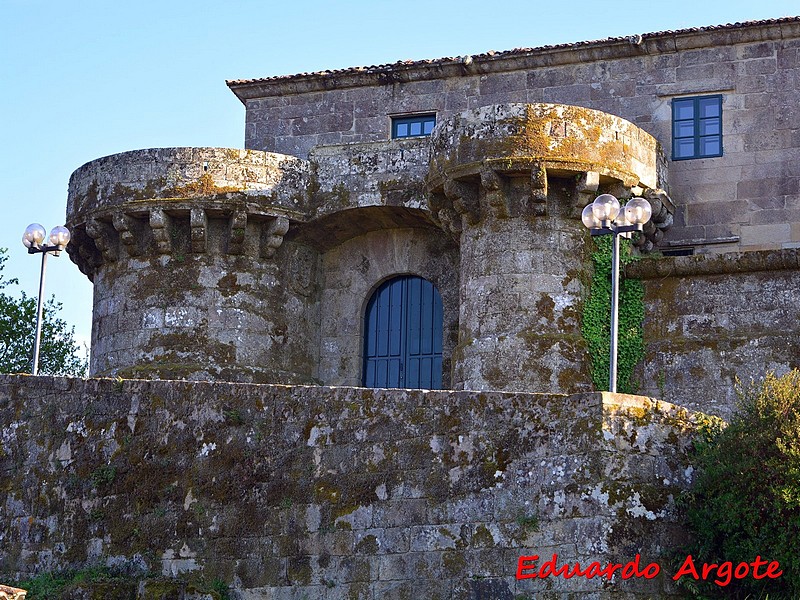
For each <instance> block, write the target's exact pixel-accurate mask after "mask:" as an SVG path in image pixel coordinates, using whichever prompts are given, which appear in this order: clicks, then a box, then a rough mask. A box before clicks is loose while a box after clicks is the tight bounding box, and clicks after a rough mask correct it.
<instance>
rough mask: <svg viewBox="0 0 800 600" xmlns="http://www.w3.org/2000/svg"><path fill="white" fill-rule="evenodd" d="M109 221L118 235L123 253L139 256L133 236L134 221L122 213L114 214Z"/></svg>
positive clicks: (134, 236) (137, 246) (134, 230)
mask: <svg viewBox="0 0 800 600" xmlns="http://www.w3.org/2000/svg"><path fill="white" fill-rule="evenodd" d="M111 220H112V222H113V223H114V229H116V230H117V233H119V239H120V241H121V242H122V246H123V247H124V248H125V251H126V252H127V253H128V256H139V254H141V251H140V250H139V244H138V242H137V240H136V235H135V232H136V224H135V219H134V218H133V217H131V216H130V215H126V214H125V213H123V212H115V213H114V214H113V215H112V217H111Z"/></svg>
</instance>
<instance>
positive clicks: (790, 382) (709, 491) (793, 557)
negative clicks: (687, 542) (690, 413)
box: [681, 370, 800, 600]
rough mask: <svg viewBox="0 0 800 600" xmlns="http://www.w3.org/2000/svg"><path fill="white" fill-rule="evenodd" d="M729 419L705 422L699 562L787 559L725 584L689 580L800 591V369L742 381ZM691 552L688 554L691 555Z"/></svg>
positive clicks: (733, 592)
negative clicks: (773, 574) (765, 572)
mask: <svg viewBox="0 0 800 600" xmlns="http://www.w3.org/2000/svg"><path fill="white" fill-rule="evenodd" d="M738 391H739V395H740V399H741V406H740V408H739V410H738V411H737V413H736V415H735V416H734V418H733V419H732V420H731V423H730V424H729V425H728V427H725V428H721V427H712V428H711V429H706V430H705V432H706V433H707V435H706V436H705V437H704V438H701V439H700V440H698V442H697V444H696V462H695V464H696V467H697V470H698V472H697V476H696V479H695V484H694V486H693V489H692V492H691V494H690V495H689V496H688V497H687V507H688V512H687V516H688V520H689V525H690V528H691V529H692V531H693V533H694V535H695V542H694V543H693V545H692V547H691V548H689V553H691V554H692V555H693V556H694V558H695V562H696V563H698V564H699V563H702V562H706V563H711V562H713V563H722V562H724V561H731V562H733V564H734V565H736V564H737V563H740V562H752V561H753V560H754V559H755V558H756V557H757V556H761V557H762V559H766V560H770V561H773V560H775V561H778V562H779V563H780V566H781V569H782V571H783V575H782V576H781V577H779V578H777V579H762V580H760V581H757V580H754V579H753V577H752V576H750V577H747V578H744V579H741V580H734V581H732V582H731V583H730V584H729V585H727V586H725V587H721V586H719V585H716V584H714V583H713V582H706V583H701V584H700V585H695V584H696V582H694V581H693V580H688V581H684V580H681V581H682V582H684V583H685V584H688V585H686V587H687V588H691V589H693V590H694V591H695V593H696V595H697V596H701V597H712V598H713V597H718V598H746V597H748V596H750V597H752V598H759V597H761V598H763V597H765V596H766V595H767V594H768V595H769V598H771V599H773V600H776V599H778V598H798V597H800V371H798V370H793V371H791V372H789V373H787V374H786V375H783V376H781V377H777V376H775V375H773V374H770V375H768V376H767V377H766V378H765V379H764V382H763V383H762V384H761V385H758V386H755V385H751V386H750V387H747V388H742V386H740V388H739V390H738ZM684 556H685V555H684Z"/></svg>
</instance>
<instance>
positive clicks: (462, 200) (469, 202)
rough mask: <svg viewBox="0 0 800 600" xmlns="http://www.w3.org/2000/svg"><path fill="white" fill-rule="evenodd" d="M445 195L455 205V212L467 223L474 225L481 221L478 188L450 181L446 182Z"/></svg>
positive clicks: (461, 182) (462, 182)
mask: <svg viewBox="0 0 800 600" xmlns="http://www.w3.org/2000/svg"><path fill="white" fill-rule="evenodd" d="M444 193H445V195H446V196H447V198H448V199H449V200H450V201H451V202H452V203H453V208H454V209H455V211H456V212H457V213H458V214H460V215H462V216H463V217H464V218H465V219H466V220H467V223H469V224H470V225H474V224H475V223H477V222H478V221H479V220H480V218H481V206H480V202H479V201H478V186H476V185H474V184H470V183H466V182H464V181H456V180H454V179H448V180H446V181H445V182H444Z"/></svg>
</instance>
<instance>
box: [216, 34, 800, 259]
mask: <svg viewBox="0 0 800 600" xmlns="http://www.w3.org/2000/svg"><path fill="white" fill-rule="evenodd" d="M229 86H230V87H231V89H232V90H233V91H234V92H235V93H236V94H237V95H238V96H239V98H240V99H241V100H242V101H243V102H244V103H245V105H246V107H247V112H246V130H245V145H246V146H247V147H248V148H256V149H262V150H270V151H276V152H284V153H287V154H292V155H296V156H300V157H305V156H307V155H308V153H309V151H311V150H312V148H314V147H315V146H319V145H328V144H343V143H355V144H361V143H367V142H368V143H373V142H385V141H386V140H387V139H388V138H389V135H390V122H391V120H390V116H391V115H403V114H408V113H412V114H413V113H426V112H435V113H436V115H437V121H442V120H445V119H447V118H449V117H451V116H452V115H454V114H455V113H458V112H460V111H463V110H467V109H475V108H478V107H485V106H490V105H493V104H505V103H509V102H524V103H535V102H549V103H561V104H570V105H576V106H582V107H586V108H593V109H597V110H601V111H605V112H607V113H610V114H612V115H617V116H620V117H623V118H625V119H627V120H629V121H631V122H632V123H634V124H635V125H638V126H639V127H641V128H642V129H644V130H645V131H647V132H648V133H650V134H652V135H653V136H654V137H655V138H656V139H657V140H658V141H660V142H661V144H662V145H663V146H664V149H665V150H666V153H667V155H669V154H670V153H671V100H672V98H675V97H686V96H695V95H702V94H715V93H719V94H722V97H723V147H724V156H722V157H719V158H711V159H701V160H684V161H675V162H670V163H669V167H668V168H669V189H668V192H669V193H670V195H671V196H672V198H673V200H674V201H675V202H676V204H677V207H678V211H677V214H676V215H675V224H676V226H675V227H674V229H673V230H672V231H671V232H669V233H668V234H667V235H666V237H665V241H664V243H663V244H664V246H665V247H672V246H670V244H672V245H673V246H674V245H691V246H695V247H696V249H697V252H699V253H702V252H729V251H731V250H736V249H738V248H746V249H775V248H782V247H795V246H797V245H798V244H800V204H798V202H800V200H799V198H800V160H798V152H800V127H798V123H800V113H798V105H797V102H796V98H797V95H798V91H800V20H799V19H797V18H787V19H783V20H778V21H767V22H761V23H751V24H745V25H739V24H737V25H731V26H724V27H709V28H706V29H700V30H696V29H695V30H686V31H679V32H666V33H655V34H646V35H644V36H631V37H629V38H616V39H613V40H608V41H601V42H582V43H579V44H572V45H565V46H556V47H546V48H538V49H520V50H514V51H509V52H491V53H488V54H483V55H480V56H474V57H459V58H450V59H441V60H434V61H419V62H415V63H402V62H401V63H397V64H394V65H384V66H381V67H368V68H361V69H349V70H343V71H338V72H336V71H335V72H325V73H320V74H310V75H309V74H307V75H298V76H293V77H281V78H274V79H261V80H252V81H242V82H236V81H234V82H229ZM725 241H727V242H728V243H722V244H716V243H714V242H725Z"/></svg>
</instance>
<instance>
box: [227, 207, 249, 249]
mask: <svg viewBox="0 0 800 600" xmlns="http://www.w3.org/2000/svg"><path fill="white" fill-rule="evenodd" d="M246 237H247V213H246V212H244V211H243V210H237V211H235V212H234V213H233V214H232V215H231V231H230V239H229V241H228V254H243V253H244V242H245V239H246Z"/></svg>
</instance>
